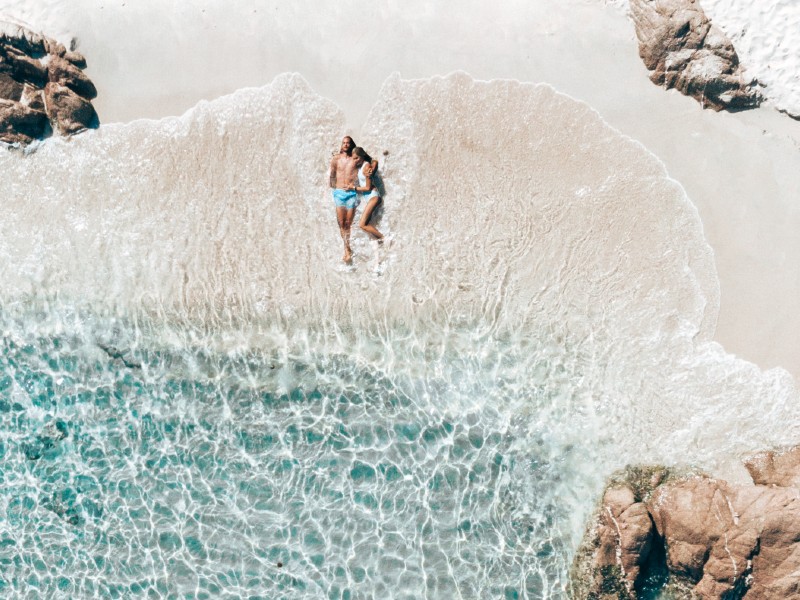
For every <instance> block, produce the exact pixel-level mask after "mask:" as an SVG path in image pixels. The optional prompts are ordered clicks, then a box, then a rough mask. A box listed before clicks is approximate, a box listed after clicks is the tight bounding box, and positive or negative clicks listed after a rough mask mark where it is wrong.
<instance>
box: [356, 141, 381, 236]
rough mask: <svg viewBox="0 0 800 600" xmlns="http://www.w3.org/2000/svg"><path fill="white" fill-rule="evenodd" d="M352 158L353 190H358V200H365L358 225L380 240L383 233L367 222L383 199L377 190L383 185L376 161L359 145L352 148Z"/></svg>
mask: <svg viewBox="0 0 800 600" xmlns="http://www.w3.org/2000/svg"><path fill="white" fill-rule="evenodd" d="M353 158H355V161H356V167H357V168H358V185H357V186H356V188H355V190H356V192H358V197H359V200H365V201H366V202H367V204H366V206H364V212H363V213H361V221H359V223H358V226H359V227H361V229H363V230H364V231H366V232H367V233H369V234H370V235H372V236H373V237H374V238H375V239H376V240H378V242H382V241H383V234H382V233H381V232H380V231H378V229H377V227H375V226H374V225H370V224H369V222H370V219H372V213H373V211H374V210H375V208H376V207H377V206H378V205H379V204H380V203H381V202H382V201H383V198H381V192H380V191H379V190H380V189H382V187H383V186H382V185H380V184H381V180H380V175H378V161H377V160H372V157H371V156H370V155H369V154H367V152H366V150H364V149H363V148H362V147H361V146H359V147H357V148H355V149H354V150H353Z"/></svg>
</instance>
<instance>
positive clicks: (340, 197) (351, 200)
mask: <svg viewBox="0 0 800 600" xmlns="http://www.w3.org/2000/svg"><path fill="white" fill-rule="evenodd" d="M331 195H332V196H333V203H334V204H335V205H336V206H341V207H343V208H346V209H347V210H352V209H354V208H355V207H356V206H358V194H356V192H355V190H340V189H339V188H334V189H333V190H331Z"/></svg>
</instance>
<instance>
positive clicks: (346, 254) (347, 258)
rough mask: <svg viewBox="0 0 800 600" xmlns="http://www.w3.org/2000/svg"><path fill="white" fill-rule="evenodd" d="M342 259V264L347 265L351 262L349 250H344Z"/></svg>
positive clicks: (351, 254) (351, 255) (351, 257)
mask: <svg viewBox="0 0 800 600" xmlns="http://www.w3.org/2000/svg"><path fill="white" fill-rule="evenodd" d="M342 261H343V262H344V264H346V265H349V264H350V263H351V262H353V253H352V252H351V251H350V250H345V251H344V256H343V257H342Z"/></svg>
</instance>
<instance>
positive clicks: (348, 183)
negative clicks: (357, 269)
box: [330, 135, 358, 264]
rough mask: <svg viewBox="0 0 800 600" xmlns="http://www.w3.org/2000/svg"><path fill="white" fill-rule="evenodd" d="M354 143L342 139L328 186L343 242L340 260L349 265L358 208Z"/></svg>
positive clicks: (345, 137) (348, 138)
mask: <svg viewBox="0 0 800 600" xmlns="http://www.w3.org/2000/svg"><path fill="white" fill-rule="evenodd" d="M355 147H356V143H355V142H354V141H353V138H351V137H350V136H349V135H346V136H344V138H342V146H341V148H340V149H339V154H336V155H335V156H334V157H333V158H332V159H331V169H330V185H331V195H332V196H333V205H334V208H336V222H337V223H339V233H340V234H341V236H342V241H343V242H344V256H343V257H342V260H343V261H344V262H345V263H346V264H349V263H350V262H352V260H353V251H352V249H351V248H350V228H351V227H352V225H353V216H354V215H355V213H356V206H358V194H357V193H356V184H357V183H358V167H357V166H356V159H355V157H354V156H353V148H355Z"/></svg>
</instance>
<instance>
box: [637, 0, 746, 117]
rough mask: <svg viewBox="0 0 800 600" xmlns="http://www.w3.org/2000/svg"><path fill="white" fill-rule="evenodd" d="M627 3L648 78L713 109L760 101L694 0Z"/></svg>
mask: <svg viewBox="0 0 800 600" xmlns="http://www.w3.org/2000/svg"><path fill="white" fill-rule="evenodd" d="M630 9H631V15H632V17H633V22H634V26H635V27H636V37H637V38H638V40H639V56H641V57H642V60H643V61H644V64H645V66H646V67H647V68H648V69H649V70H650V71H651V73H650V80H651V81H652V82H653V83H655V84H657V85H663V86H664V87H666V88H675V89H677V90H678V91H680V92H681V93H683V94H686V95H687V96H692V97H693V98H695V99H697V100H698V101H699V102H700V103H701V104H702V105H703V106H709V107H711V108H713V109H714V110H722V109H728V110H741V109H745V108H752V107H755V106H758V104H759V103H760V102H761V95H760V94H759V93H758V91H757V90H756V89H755V82H754V81H753V80H752V79H747V78H746V77H745V76H744V74H743V71H742V69H741V67H740V65H739V57H738V56H737V54H736V51H735V50H734V48H733V44H731V42H730V40H729V39H728V38H727V37H726V36H725V34H724V33H722V31H721V30H720V29H719V28H717V27H716V26H714V25H712V24H711V22H710V21H709V20H708V18H707V17H706V15H705V13H704V12H703V9H702V8H700V5H699V4H698V3H697V0H631V1H630Z"/></svg>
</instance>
